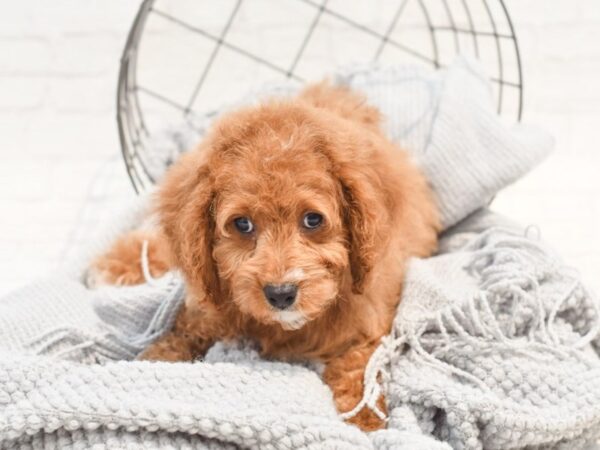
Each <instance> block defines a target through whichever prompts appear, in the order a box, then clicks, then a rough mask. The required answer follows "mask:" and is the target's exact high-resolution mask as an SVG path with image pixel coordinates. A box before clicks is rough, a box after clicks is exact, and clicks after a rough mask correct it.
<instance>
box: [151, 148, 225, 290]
mask: <svg viewBox="0 0 600 450" xmlns="http://www.w3.org/2000/svg"><path fill="white" fill-rule="evenodd" d="M201 159H202V156H201V155H200V152H199V151H197V150H193V151H191V152H190V153H187V154H185V155H183V156H182V157H181V158H180V159H179V160H178V161H177V162H176V163H175V164H174V165H173V166H172V167H171V168H170V169H169V171H168V172H167V174H166V176H165V179H164V181H163V182H162V184H161V186H160V190H159V199H158V200H159V201H158V205H159V206H158V214H159V217H160V222H161V225H162V228H163V231H164V233H165V235H166V237H167V239H168V241H169V243H170V246H171V251H172V253H173V258H174V260H175V263H176V265H177V267H178V268H179V269H181V270H182V271H183V272H184V274H185V276H186V278H187V279H188V281H190V282H191V283H193V285H195V286H198V285H199V284H201V286H202V287H203V288H204V290H205V293H206V294H207V296H208V297H210V298H212V299H213V301H217V299H218V297H219V292H220V286H219V277H218V274H217V267H216V263H215V261H214V258H213V255H212V249H213V239H214V229H215V225H214V205H213V203H214V192H213V188H212V181H211V178H210V172H209V170H208V167H207V165H206V163H204V162H202V161H201Z"/></svg>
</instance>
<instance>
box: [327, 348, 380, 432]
mask: <svg viewBox="0 0 600 450" xmlns="http://www.w3.org/2000/svg"><path fill="white" fill-rule="evenodd" d="M376 347H377V344H374V343H373V344H367V345H364V346H361V347H354V348H352V349H350V350H349V351H347V352H346V353H344V354H343V355H341V356H339V357H337V358H334V359H332V360H331V361H329V362H328V363H327V365H326V367H325V372H324V374H323V378H324V380H325V382H326V383H327V384H328V385H329V387H330V388H331V390H332V391H333V397H334V399H335V403H336V406H337V408H338V411H339V412H341V413H343V412H347V411H350V410H351V409H353V408H354V407H355V406H356V405H357V404H358V402H360V400H361V399H362V397H363V392H364V381H363V380H364V375H365V368H366V366H367V363H368V361H369V358H370V357H371V355H372V354H373V352H374V351H375V348H376ZM377 406H378V407H379V409H381V410H382V411H384V412H385V411H386V406H385V399H384V398H383V396H381V397H380V398H379V400H378V402H377ZM348 422H350V423H353V424H354V425H357V426H358V427H359V428H361V429H362V430H363V431H374V430H378V429H380V428H383V427H384V425H385V424H384V422H383V421H382V420H381V419H380V418H379V417H377V415H376V414H375V413H374V412H373V411H371V410H370V409H369V408H368V407H366V406H365V407H364V408H363V409H361V410H360V411H359V413H358V414H357V415H356V416H354V417H353V418H351V419H349V420H348Z"/></svg>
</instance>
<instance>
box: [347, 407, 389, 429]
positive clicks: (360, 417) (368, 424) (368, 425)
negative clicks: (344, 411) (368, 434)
mask: <svg viewBox="0 0 600 450" xmlns="http://www.w3.org/2000/svg"><path fill="white" fill-rule="evenodd" d="M381 403H384V402H381ZM379 406H380V407H381V406H382V405H379ZM383 406H385V404H384V405H383ZM384 410H385V408H384ZM347 422H348V423H351V424H353V425H356V426H357V427H359V428H360V429H361V430H363V431H377V430H381V429H383V428H385V421H384V420H382V419H380V418H379V417H378V416H377V414H375V413H374V412H373V411H371V410H370V409H369V408H367V407H364V408H363V409H361V410H360V412H359V413H358V414H357V415H356V416H354V417H352V418H351V419H348V420H347Z"/></svg>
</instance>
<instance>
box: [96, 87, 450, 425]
mask: <svg viewBox="0 0 600 450" xmlns="http://www.w3.org/2000/svg"><path fill="white" fill-rule="evenodd" d="M156 213H157V215H158V219H159V220H158V221H159V226H158V227H157V228H156V230H153V231H151V232H143V231H134V232H132V233H130V234H129V235H126V236H123V237H122V238H121V239H119V240H118V241H117V242H116V243H115V245H114V246H113V247H112V248H111V249H110V250H109V251H108V252H107V253H106V254H105V255H103V256H101V257H100V258H98V259H97V260H96V261H95V262H94V264H93V267H92V270H91V273H92V275H93V277H94V278H95V279H96V280H99V281H101V282H104V283H111V284H135V283H140V282H143V275H142V271H141V268H140V248H141V246H142V243H143V242H144V240H147V241H148V242H149V265H150V271H151V273H152V275H154V276H160V275H161V274H162V273H164V272H165V271H167V270H169V268H177V269H179V270H180V271H181V272H182V273H183V275H184V277H185V281H186V285H187V298H186V303H185V307H184V308H183V309H182V311H181V312H180V313H179V316H178V318H177V320H176V324H175V326H174V328H173V330H172V331H171V332H170V333H169V334H167V335H166V336H164V337H162V338H161V339H159V340H158V341H157V342H155V343H154V344H153V345H152V346H151V347H150V348H148V349H147V350H146V351H145V352H144V353H143V354H142V355H141V357H142V358H144V359H153V360H167V361H190V360H193V359H195V358H198V357H201V356H202V355H203V354H204V352H205V351H206V350H207V349H208V348H209V347H210V346H211V345H212V344H213V343H214V342H215V341H217V340H232V339H236V338H241V337H243V338H249V339H251V340H254V341H256V342H257V343H258V344H259V345H260V348H261V350H262V353H263V354H264V355H265V356H267V357H273V358H279V359H283V360H294V359H295V360H298V359H315V360H319V361H322V362H323V363H324V364H325V369H324V373H323V378H324V380H325V382H326V383H327V384H328V385H329V386H330V387H331V389H332V391H333V395H334V398H335V402H336V405H337V408H338V410H339V411H340V412H345V411H348V410H351V409H352V408H353V407H355V406H356V405H357V403H358V402H359V401H360V399H361V398H362V395H363V376H364V370H365V366H366V364H367V362H368V360H369V357H370V356H371V354H372V353H373V351H374V349H375V348H376V347H377V345H378V344H379V342H380V338H381V337H382V336H384V335H386V334H388V333H389V332H390V329H391V325H392V320H393V317H394V313H395V310H396V307H397V306H398V302H399V300H400V293H401V288H402V279H403V275H404V269H405V266H406V261H407V259H408V258H410V257H412V256H418V257H424V256H428V255H430V254H431V253H432V252H433V251H434V250H435V248H436V242H437V232H438V230H439V228H440V227H439V221H438V213H437V210H436V207H435V204H434V201H433V198H432V194H431V192H430V190H429V188H428V185H427V183H426V181H425V179H424V177H423V176H422V175H421V173H420V172H419V171H418V170H417V168H416V167H415V166H414V165H413V164H412V163H411V162H410V160H409V158H408V156H407V154H406V153H404V152H403V151H402V150H400V149H399V148H397V147H396V146H395V145H394V144H392V143H391V142H390V141H389V140H388V139H387V138H386V137H385V136H384V135H383V132H382V131H381V129H380V116H379V113H378V111H377V110H376V109H375V108H372V107H370V106H368V105H366V104H365V101H364V99H363V98H362V97H361V96H359V95H357V94H355V93H353V92H351V91H349V90H347V89H344V88H340V87H333V86H331V85H329V84H327V83H321V84H317V85H313V86H310V87H308V88H306V89H305V90H304V91H303V92H301V93H300V94H299V95H298V96H297V97H295V98H293V99H289V100H285V101H283V100H282V101H269V102H266V103H264V104H262V105H260V106H257V107H251V108H246V109H242V110H239V111H236V112H232V113H229V114H227V115H226V116H225V117H223V118H222V119H221V120H220V121H218V122H217V123H216V124H215V125H214V127H213V128H212V130H211V131H210V132H209V134H208V135H207V136H206V137H205V139H204V140H203V142H202V143H201V144H200V146H199V148H197V149H196V150H193V151H190V152H189V153H187V154H185V155H184V156H182V157H181V158H180V160H179V161H178V162H176V163H175V164H174V165H173V166H172V167H171V168H170V169H169V171H168V172H167V174H166V176H165V178H164V180H163V181H162V183H161V185H160V186H159V191H158V195H157V197H156ZM379 406H380V407H381V408H382V409H384V408H385V402H384V399H383V398H381V399H380V400H379ZM350 422H352V423H354V424H356V425H358V426H359V427H361V428H362V429H363V430H374V429H378V428H380V427H381V426H382V421H381V420H380V419H379V418H378V417H377V416H376V415H375V414H374V413H373V412H372V411H371V410H370V409H368V408H366V407H365V408H363V409H362V410H361V411H360V412H359V414H358V415H356V416H355V417H354V418H352V419H350Z"/></svg>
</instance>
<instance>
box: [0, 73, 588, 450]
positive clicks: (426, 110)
mask: <svg viewBox="0 0 600 450" xmlns="http://www.w3.org/2000/svg"><path fill="white" fill-rule="evenodd" d="M337 80H338V82H343V83H347V84H350V85H352V86H354V87H357V88H358V87H360V88H362V90H363V91H365V92H366V93H367V96H368V98H369V101H371V102H373V103H375V104H376V105H377V106H379V107H380V108H381V109H382V111H383V112H384V113H385V114H386V117H387V118H388V122H387V123H386V126H387V127H388V131H389V132H390V133H392V134H391V135H392V136H394V138H398V139H400V140H403V142H408V143H409V144H410V147H409V149H410V150H411V151H412V152H413V153H414V155H415V157H416V158H417V160H418V162H419V164H420V165H421V167H422V168H423V170H424V171H425V173H426V174H427V175H428V176H429V178H430V180H431V183H432V186H433V187H434V190H435V192H436V195H437V197H438V200H439V202H440V205H441V207H442V213H443V218H444V224H445V225H446V226H447V227H448V229H447V230H446V231H445V232H444V234H443V235H442V237H441V242H440V252H439V254H438V255H436V256H434V257H431V258H428V259H425V260H413V261H411V262H410V264H409V269H408V272H407V275H406V280H405V288H404V291H403V297H402V302H401V304H400V307H399V310H398V313H397V316H396V319H395V322H394V326H393V332H392V334H391V335H390V336H388V337H386V338H385V339H384V340H383V342H382V345H381V346H380V347H379V348H378V350H377V351H376V352H375V354H374V355H373V357H372V358H371V360H370V362H369V365H368V367H367V371H366V375H365V382H366V389H365V396H364V398H363V402H362V404H361V405H360V406H362V405H364V404H366V405H368V406H370V407H372V408H375V407H376V406H375V401H376V399H377V397H378V395H379V393H380V392H381V391H382V390H383V392H385V394H386V398H387V401H388V410H389V415H388V420H387V428H386V429H385V430H381V431H377V432H373V433H370V434H364V433H362V432H361V431H360V430H359V429H357V428H355V427H353V426H350V425H347V424H345V423H344V422H343V420H342V419H341V418H340V417H339V415H338V413H337V412H336V410H335V407H334V404H333V400H332V395H331V392H330V391H329V389H328V388H327V386H326V385H324V384H323V382H322V381H321V379H320V376H319V370H320V367H319V365H318V364H314V363H313V362H307V363H306V364H287V363H281V362H277V361H266V360H263V359H261V358H260V357H259V356H258V353H257V351H256V349H254V348H253V344H252V343H249V342H240V343H237V344H235V345H229V346H226V345H224V344H221V343H219V344H217V345H215V346H214V347H213V348H212V349H211V350H210V351H209V352H208V354H207V355H206V358H205V359H204V360H202V361H196V362H193V363H150V362H142V361H133V359H134V358H135V356H136V355H137V354H138V353H139V352H140V351H142V350H143V349H144V348H145V347H146V346H147V345H148V344H149V343H150V342H152V341H153V340H154V339H156V338H157V337H158V336H160V335H161V334H162V333H164V332H165V331H166V330H168V328H169V327H170V326H171V324H172V322H173V319H174V317H175V315H176V312H177V309H178V308H179V306H180V305H181V302H182V299H183V294H184V289H185V288H184V286H183V285H182V283H181V280H180V279H179V278H178V276H177V275H176V274H169V275H167V276H165V277H163V278H161V279H159V280H155V281H152V282H151V283H148V284H145V285H141V286H134V287H126V288H114V287H107V288H102V289H99V290H97V291H91V290H88V289H86V287H85V285H84V283H83V280H84V277H85V273H84V272H85V270H84V269H85V266H86V264H87V259H88V257H89V255H90V254H93V253H95V252H97V251H98V249H99V248H101V247H103V246H104V245H105V243H106V239H108V240H110V238H111V236H114V234H115V233H117V232H119V231H120V230H122V229H124V228H129V227H132V226H135V225H136V224H138V223H139V214H138V213H139V211H140V210H143V208H144V205H143V202H140V203H139V204H137V205H134V207H133V208H129V210H128V213H127V215H126V216H124V217H123V218H122V219H121V220H120V221H118V222H116V223H115V224H113V225H114V227H113V228H110V227H108V226H107V230H108V232H107V236H106V237H105V238H106V239H105V240H102V239H99V240H95V241H94V242H93V243H94V246H93V247H94V248H90V249H88V251H87V252H83V253H86V254H83V255H82V258H81V261H79V262H78V263H77V264H76V265H75V266H74V267H71V270H69V271H65V272H63V273H62V274H56V275H54V276H52V277H49V278H48V279H45V280H40V281H37V282H34V283H32V284H31V285H29V286H25V287H24V288H22V289H21V290H19V291H17V292H14V293H13V294H11V295H9V296H7V297H5V298H3V299H0V448H98V449H102V448H107V449H108V448H110V449H113V448H131V449H138V448H139V449H142V448H144V449H145V448H150V449H151V448H238V447H241V448H277V449H290V448H315V449H317V448H318V449H321V448H349V449H350V448H352V449H357V448H358V449H361V448H364V449H391V448H393V449H401V450H404V449H405V450H409V449H449V448H464V449H480V448H490V449H509V448H565V449H567V448H568V449H573V448H583V447H584V446H586V445H587V444H589V443H591V442H593V441H595V440H596V439H597V438H598V434H600V427H599V425H600V383H598V380H600V378H599V377H600V361H599V355H598V344H599V343H600V341H599V337H598V333H599V329H600V318H599V314H598V302H597V300H596V299H595V298H594V297H593V295H592V294H591V293H590V292H588V291H587V290H586V289H585V287H584V286H583V285H582V284H581V283H580V282H579V280H578V279H577V276H576V274H574V273H573V271H571V270H569V269H567V268H565V266H564V265H563V263H562V262H561V261H560V259H559V258H558V257H557V256H556V255H555V254H554V253H553V252H552V251H551V250H549V249H548V248H547V247H546V246H545V245H544V244H542V243H541V242H540V241H539V239H538V238H537V237H536V236H535V235H532V230H523V229H521V228H519V227H518V226H515V225H513V224H510V223H508V222H507V221H506V220H505V219H502V218H501V217H498V216H496V215H494V214H492V213H491V212H489V211H488V210H487V209H485V208H482V207H484V205H485V204H486V202H487V201H488V200H489V199H490V198H491V197H492V196H493V195H494V194H495V193H496V192H497V190H498V189H500V188H502V187H503V186H505V185H506V184H507V183H509V182H510V181H512V180H514V179H517V178H518V177H519V176H521V175H522V174H523V173H524V172H525V171H527V170H528V169H529V168H531V167H532V166H533V165H534V164H535V163H536V162H537V161H538V160H539V159H540V158H541V157H542V156H543V155H544V154H545V153H546V152H547V150H548V147H549V146H548V140H547V139H546V138H545V136H543V135H539V134H536V133H535V132H533V131H532V130H531V129H525V128H524V127H521V126H519V127H516V128H507V127H505V126H504V125H502V123H501V122H500V121H499V120H498V119H497V118H496V117H495V115H494V113H493V109H492V106H491V105H492V102H491V101H489V95H488V94H489V92H488V90H487V83H486V82H485V81H484V79H483V77H482V76H481V75H480V74H479V73H478V72H477V71H476V69H475V68H473V66H471V65H470V64H468V63H465V62H459V63H457V64H456V65H455V66H454V67H452V68H450V69H449V70H447V71H446V72H442V73H434V74H430V73H421V72H419V71H416V70H414V69H406V70H405V69H394V70H387V69H386V70H379V71H378V70H369V71H367V70H364V69H360V70H355V71H351V72H347V73H345V74H338V77H337ZM415 83H416V84H418V85H422V86H426V88H424V89H423V90H422V91H418V90H416V89H415ZM403 89H404V90H403ZM413 91H415V92H416V94H415V96H413V97H411V98H412V99H413V101H412V103H411V101H408V100H403V101H405V102H406V103H405V104H403V105H402V104H399V103H398V102H399V98H405V96H406V95H409V94H408V92H413ZM486 93H487V94H486ZM427 105H429V106H427ZM400 110H401V111H402V112H400ZM411 111H412V112H411ZM186 133H187V131H186ZM393 133H396V134H393ZM157 167H158V166H157ZM473 211H475V212H473ZM467 216H468V217H467ZM465 217H466V219H465ZM108 228H110V229H108Z"/></svg>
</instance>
